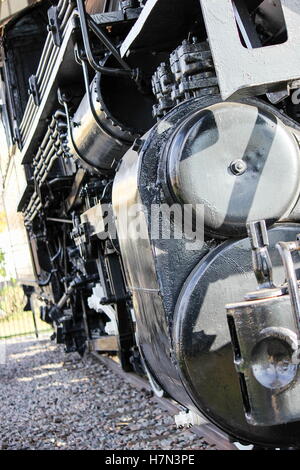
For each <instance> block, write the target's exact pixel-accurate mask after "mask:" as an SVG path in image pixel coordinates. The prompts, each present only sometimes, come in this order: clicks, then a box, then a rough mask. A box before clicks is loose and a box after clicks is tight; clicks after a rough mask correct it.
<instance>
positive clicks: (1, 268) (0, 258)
mask: <svg viewBox="0 0 300 470" xmlns="http://www.w3.org/2000/svg"><path fill="white" fill-rule="evenodd" d="M5 276H6V271H5V256H4V253H3V251H2V250H1V248H0V277H5Z"/></svg>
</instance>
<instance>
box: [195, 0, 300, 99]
mask: <svg viewBox="0 0 300 470" xmlns="http://www.w3.org/2000/svg"><path fill="white" fill-rule="evenodd" d="M200 3H201V7H202V11H203V16H204V20H205V24H206V29H207V34H208V38H209V43H210V47H211V51H212V55H213V59H214V63H215V67H216V72H217V75H218V79H219V86H220V90H221V95H222V98H223V100H226V99H228V98H233V97H234V98H235V99H239V98H242V97H245V96H257V95H260V94H265V93H270V92H278V91H281V90H283V89H287V88H288V87H289V86H290V85H291V83H293V81H295V80H298V79H299V78H300V77H299V75H300V72H299V70H300V57H299V47H300V32H299V20H298V19H299V14H300V4H299V0H281V4H282V9H283V14H284V18H285V23H286V26H287V32H288V40H287V41H286V42H285V43H284V44H278V45H274V46H272V47H258V48H250V49H249V48H247V47H244V45H243V44H242V42H241V39H240V32H239V28H238V27H237V17H236V15H235V11H234V5H235V6H236V5H238V3H236V4H235V3H233V2H232V0H222V6H221V7H220V0H200ZM239 12H240V15H241V13H242V11H241V10H239ZM239 18H240V19H241V16H239ZM243 26H245V22H244V21H243ZM244 33H245V34H247V35H248V39H249V30H248V32H247V31H246V30H245V31H244ZM251 43H252V42H251ZM278 63H280V67H278V66H277V64H278ZM232 70H234V73H232ZM271 97H272V96H271ZM273 98H274V96H273V97H272V99H273ZM277 98H278V99H281V98H280V96H277Z"/></svg>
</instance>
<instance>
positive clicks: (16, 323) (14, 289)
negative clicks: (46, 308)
mask: <svg viewBox="0 0 300 470" xmlns="http://www.w3.org/2000/svg"><path fill="white" fill-rule="evenodd" d="M25 304H26V297H25V296H24V292H23V289H22V288H21V287H20V286H19V285H18V284H17V283H16V282H15V281H13V280H10V281H5V282H2V283H1V282H0V340H5V339H11V338H17V337H24V336H35V337H38V336H39V335H40V334H42V333H46V332H51V328H50V326H49V325H47V324H46V323H45V322H43V321H41V320H40V318H39V316H38V315H37V314H36V312H35V311H34V310H30V309H29V306H28V305H27V306H25Z"/></svg>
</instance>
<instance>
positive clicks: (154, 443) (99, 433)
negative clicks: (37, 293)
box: [0, 339, 212, 450]
mask: <svg viewBox="0 0 300 470" xmlns="http://www.w3.org/2000/svg"><path fill="white" fill-rule="evenodd" d="M2 362H3V361H2ZM0 396H1V400H0V413H1V425H0V426H1V427H0V449H2V450H4V449H8V450H9V449H31V450H38V449H64V450H66V449H70V450H71V449H76V450H85V449H99V450H100V449H103V450H162V449H164V450H169V449H172V450H189V449H191V450H205V449H208V448H209V449H212V447H211V446H208V444H207V443H206V442H205V441H204V440H201V439H200V438H199V437H198V436H196V435H195V434H192V433H191V432H190V431H188V430H178V429H176V428H175V426H174V418H172V417H171V416H169V415H168V413H167V412H165V411H164V410H162V409H161V408H159V407H158V405H157V404H156V403H155V402H154V401H153V400H151V394H150V393H149V391H146V390H137V389H135V388H134V387H132V386H131V385H130V384H128V383H127V382H126V381H125V380H124V379H123V378H122V377H120V376H118V375H116V374H114V373H113V372H112V371H110V370H108V369H107V368H106V367H105V366H104V365H103V364H101V363H99V362H98V361H96V360H95V359H94V358H93V357H91V356H88V357H85V358H84V359H81V358H80V357H79V356H78V355H77V354H70V355H66V354H65V353H64V352H63V349H62V348H61V347H58V346H57V345H54V344H52V343H50V341H49V340H48V339H40V340H21V341H20V342H18V343H8V344H7V345H6V362H5V364H0Z"/></svg>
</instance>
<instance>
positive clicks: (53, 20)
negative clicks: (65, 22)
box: [47, 6, 62, 47]
mask: <svg viewBox="0 0 300 470" xmlns="http://www.w3.org/2000/svg"><path fill="white" fill-rule="evenodd" d="M58 13H59V11H58V8H57V7H56V6H53V7H51V8H49V10H48V19H49V24H48V27H47V29H48V31H49V32H50V33H52V40H53V42H54V44H55V46H57V47H60V46H61V44H62V34H61V29H60V20H59V16H58Z"/></svg>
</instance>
